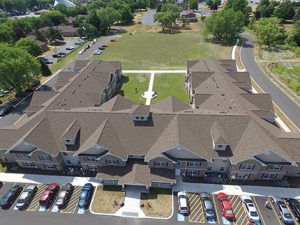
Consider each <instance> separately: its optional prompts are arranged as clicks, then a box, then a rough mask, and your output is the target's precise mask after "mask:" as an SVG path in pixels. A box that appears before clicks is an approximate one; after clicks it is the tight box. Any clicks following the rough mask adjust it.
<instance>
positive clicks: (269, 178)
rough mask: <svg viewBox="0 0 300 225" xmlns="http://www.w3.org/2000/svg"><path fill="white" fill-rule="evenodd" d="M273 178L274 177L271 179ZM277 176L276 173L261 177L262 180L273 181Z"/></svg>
mask: <svg viewBox="0 0 300 225" xmlns="http://www.w3.org/2000/svg"><path fill="white" fill-rule="evenodd" d="M273 176H274V177H273ZM276 176H277V174H276V173H265V174H264V175H263V179H267V180H274V179H275V178H276Z"/></svg>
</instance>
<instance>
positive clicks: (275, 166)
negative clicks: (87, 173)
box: [268, 164, 281, 171]
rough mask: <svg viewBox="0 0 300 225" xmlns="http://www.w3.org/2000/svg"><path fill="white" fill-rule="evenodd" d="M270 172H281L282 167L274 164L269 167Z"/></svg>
mask: <svg viewBox="0 0 300 225" xmlns="http://www.w3.org/2000/svg"><path fill="white" fill-rule="evenodd" d="M268 170H275V171H279V170H281V166H280V165H278V164H272V165H268Z"/></svg>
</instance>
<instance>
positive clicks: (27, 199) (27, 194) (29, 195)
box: [16, 184, 37, 210]
mask: <svg viewBox="0 0 300 225" xmlns="http://www.w3.org/2000/svg"><path fill="white" fill-rule="evenodd" d="M36 192H37V185H35V184H32V185H29V186H28V187H27V188H26V189H25V190H24V191H23V193H22V194H21V196H20V198H19V200H18V202H17V204H16V207H17V208H18V209H19V210H23V209H25V208H27V207H28V206H29V205H30V203H31V201H32V199H33V198H34V196H35V194H36Z"/></svg>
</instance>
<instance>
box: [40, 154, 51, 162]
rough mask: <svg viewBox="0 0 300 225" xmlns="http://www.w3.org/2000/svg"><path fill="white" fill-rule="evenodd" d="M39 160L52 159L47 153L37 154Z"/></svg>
mask: <svg viewBox="0 0 300 225" xmlns="http://www.w3.org/2000/svg"><path fill="white" fill-rule="evenodd" d="M39 159H40V160H41V161H52V159H51V156H49V155H39Z"/></svg>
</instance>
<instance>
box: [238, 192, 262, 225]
mask: <svg viewBox="0 0 300 225" xmlns="http://www.w3.org/2000/svg"><path fill="white" fill-rule="evenodd" d="M241 198H242V205H243V208H244V210H245V211H246V213H247V216H248V219H249V220H250V221H251V222H253V223H259V222H260V218H259V215H258V212H257V209H256V207H255V205H254V203H253V201H252V199H251V197H250V196H248V195H242V196H241Z"/></svg>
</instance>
